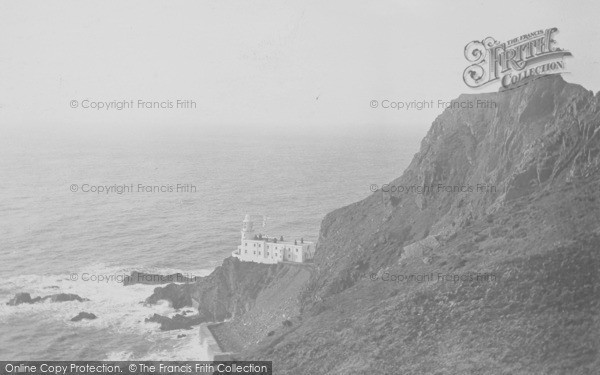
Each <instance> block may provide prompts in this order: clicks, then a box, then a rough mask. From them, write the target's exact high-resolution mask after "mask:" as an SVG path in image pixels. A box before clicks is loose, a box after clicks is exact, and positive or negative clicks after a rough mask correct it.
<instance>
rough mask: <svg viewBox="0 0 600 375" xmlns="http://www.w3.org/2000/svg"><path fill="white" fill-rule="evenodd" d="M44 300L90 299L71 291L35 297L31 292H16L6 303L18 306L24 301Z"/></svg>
mask: <svg viewBox="0 0 600 375" xmlns="http://www.w3.org/2000/svg"><path fill="white" fill-rule="evenodd" d="M44 301H50V302H68V301H78V302H85V301H89V300H88V299H87V298H81V297H79V296H78V295H77V294H70V293H58V294H52V295H49V296H45V297H39V296H38V297H35V298H31V295H30V294H29V293H17V294H15V296H14V297H13V298H12V299H11V300H10V301H8V302H7V303H6V304H7V305H9V306H17V305H20V304H23V303H28V304H31V303H38V302H44Z"/></svg>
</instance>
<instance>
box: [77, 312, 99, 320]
mask: <svg viewBox="0 0 600 375" xmlns="http://www.w3.org/2000/svg"><path fill="white" fill-rule="evenodd" d="M96 318H98V317H97V316H96V315H94V314H92V313H89V312H85V311H82V312H80V313H79V314H77V315H76V316H74V317H72V318H71V321H72V322H78V321H80V320H83V319H88V320H94V319H96Z"/></svg>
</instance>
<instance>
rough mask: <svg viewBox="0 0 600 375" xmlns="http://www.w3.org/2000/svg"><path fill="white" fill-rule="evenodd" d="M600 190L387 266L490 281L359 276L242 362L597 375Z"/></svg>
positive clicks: (280, 369) (508, 212)
mask: <svg viewBox="0 0 600 375" xmlns="http://www.w3.org/2000/svg"><path fill="white" fill-rule="evenodd" d="M599 184H600V181H598V180H597V179H596V180H595V181H588V183H587V184H586V185H585V186H575V185H574V184H572V185H570V186H565V187H563V188H562V189H560V190H558V189H557V190H554V191H551V192H546V193H544V194H543V195H542V196H540V197H538V198H524V199H521V200H517V201H515V202H513V203H511V204H510V205H508V206H506V207H505V208H503V209H502V210H500V211H498V212H497V213H496V214H495V215H494V216H493V217H487V218H485V219H481V220H478V221H476V222H474V223H473V224H472V225H470V226H468V227H466V228H464V229H463V230H460V231H459V232H458V233H457V235H456V236H455V237H454V238H452V239H450V240H449V241H447V242H446V243H445V244H443V246H442V247H441V248H439V249H437V250H436V251H435V252H434V253H432V254H428V255H429V256H430V257H431V259H432V262H431V263H429V264H426V263H424V262H423V261H422V259H412V260H409V261H408V262H405V263H404V264H402V265H397V264H395V265H392V266H389V267H388V268H387V269H386V271H388V272H390V273H392V274H400V273H402V274H407V273H415V274H419V273H429V272H434V273H437V272H441V273H452V274H462V273H465V272H470V271H472V272H490V273H493V274H495V275H496V281H493V282H465V283H456V284H455V283H452V282H437V283H430V284H427V283H416V282H412V283H408V284H407V283H403V284H397V283H392V282H385V281H381V280H375V281H371V280H370V279H369V278H367V279H362V278H359V279H357V280H356V284H354V285H353V286H351V287H349V288H348V289H346V290H344V291H343V292H341V293H339V294H334V295H332V296H331V297H330V298H327V299H325V300H324V301H322V302H321V303H317V304H315V305H314V306H313V307H312V308H311V310H310V311H306V312H305V314H303V315H302V319H303V321H302V322H301V324H297V325H296V326H294V327H292V328H291V329H284V328H281V329H279V330H278V332H277V333H276V334H275V335H274V336H272V337H268V338H266V339H265V340H263V342H262V343H261V345H260V346H259V347H257V348H254V349H253V350H251V351H248V352H245V353H243V356H244V357H248V358H264V359H268V360H273V361H274V364H275V369H276V370H277V372H276V373H278V374H307V373H314V374H324V373H328V374H361V373H364V374H370V373H372V372H373V371H376V373H385V374H392V373H396V374H397V373H402V374H410V373H432V374H458V373H461V374H463V373H464V374H470V373H472V374H479V373H493V374H517V373H522V374H538V373H539V374H564V373H570V374H575V373H581V374H593V373H594V371H595V370H594V369H597V368H598V367H599V365H600V361H599V360H598V358H599V353H598V349H599V347H600V345H599V344H600V342H599V341H600V337H599V333H600V329H599V328H600V326H599V321H598V311H599V308H600V306H599V304H598V297H599V293H600V277H599V274H598V273H599V269H600V256H599V254H600V253H599V250H600V220H599V219H600V208H599V206H600V204H599V202H600V193H599V190H600V189H599V188H598V186H600V185H599ZM557 197H560V199H557ZM371 271H372V270H371ZM371 271H369V272H371Z"/></svg>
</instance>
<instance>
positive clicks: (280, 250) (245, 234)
mask: <svg viewBox="0 0 600 375" xmlns="http://www.w3.org/2000/svg"><path fill="white" fill-rule="evenodd" d="M315 250H316V249H315V244H314V243H313V242H308V241H304V239H295V240H293V241H285V240H284V239H283V237H280V238H279V239H277V238H276V237H268V236H263V235H262V234H256V233H255V232H254V228H253V223H252V220H250V215H246V217H245V218H244V221H243V223H242V242H241V244H240V245H239V246H238V247H237V250H235V251H234V252H233V253H231V255H232V256H234V257H236V258H238V259H239V260H242V261H245V262H257V263H267V264H275V263H279V262H297V263H302V262H305V261H307V260H309V259H312V258H313V256H314V254H315Z"/></svg>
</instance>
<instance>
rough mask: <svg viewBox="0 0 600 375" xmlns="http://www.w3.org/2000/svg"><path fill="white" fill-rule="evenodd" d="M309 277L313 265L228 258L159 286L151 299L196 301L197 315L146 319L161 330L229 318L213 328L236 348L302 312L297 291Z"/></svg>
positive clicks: (179, 302) (229, 347)
mask: <svg viewBox="0 0 600 375" xmlns="http://www.w3.org/2000/svg"><path fill="white" fill-rule="evenodd" d="M309 276H310V265H294V264H276V265H266V264H258V263H250V262H241V261H239V260H238V259H236V258H233V257H229V258H226V259H225V260H224V261H223V263H222V265H221V266H219V267H217V268H216V269H215V270H214V271H213V272H212V273H211V274H210V275H208V276H205V277H196V278H195V279H196V281H195V282H194V283H186V284H168V285H166V286H164V287H157V288H155V289H154V293H153V294H152V295H151V296H150V297H148V298H147V299H146V302H147V303H151V304H152V303H157V302H158V301H160V300H165V301H169V302H170V303H171V305H172V306H173V307H174V308H176V309H181V308H183V307H191V306H196V307H197V308H198V315H187V316H183V315H181V314H178V315H175V316H174V317H173V318H167V317H162V316H160V315H156V314H155V316H153V317H150V318H148V319H147V321H153V322H158V323H161V329H163V330H168V329H185V328H189V327H190V326H191V325H198V324H201V323H205V322H209V323H215V322H224V321H226V320H227V321H228V322H227V323H225V324H222V325H219V326H217V327H215V328H214V329H213V332H214V333H215V336H216V339H217V341H219V342H220V344H221V345H222V346H224V349H225V350H226V351H232V350H233V351H237V350H241V349H243V348H244V347H245V346H247V345H249V344H252V343H256V342H257V340H258V339H259V338H262V337H264V336H266V335H267V333H268V332H269V331H271V330H273V329H275V328H276V327H279V326H280V325H281V324H282V322H283V321H285V320H286V319H288V318H290V317H293V316H297V315H298V314H299V312H300V305H299V300H298V295H299V293H300V291H301V287H302V286H303V285H305V284H306V282H307V281H308V278H309Z"/></svg>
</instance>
